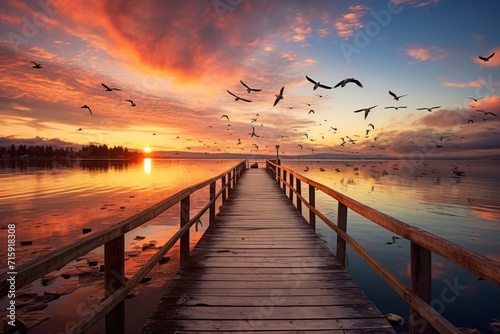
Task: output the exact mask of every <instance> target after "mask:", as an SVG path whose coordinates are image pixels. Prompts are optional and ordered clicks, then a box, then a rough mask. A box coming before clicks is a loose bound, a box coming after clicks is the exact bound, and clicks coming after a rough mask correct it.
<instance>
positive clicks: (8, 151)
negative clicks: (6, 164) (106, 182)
mask: <svg viewBox="0 0 500 334" xmlns="http://www.w3.org/2000/svg"><path fill="white" fill-rule="evenodd" d="M141 157H142V153H141V152H138V151H130V150H129V149H128V148H126V147H123V146H113V147H108V145H106V144H103V145H93V144H91V145H85V146H82V147H81V148H79V149H77V150H75V149H73V147H71V146H68V147H59V148H53V147H52V146H51V145H30V146H27V145H19V146H17V147H16V145H14V144H12V145H10V146H7V147H5V146H0V158H56V159H106V158H113V159H116V158H123V159H131V160H136V159H139V158H141Z"/></svg>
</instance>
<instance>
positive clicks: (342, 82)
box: [333, 78, 363, 88]
mask: <svg viewBox="0 0 500 334" xmlns="http://www.w3.org/2000/svg"><path fill="white" fill-rule="evenodd" d="M349 82H352V83H355V84H356V85H358V86H359V87H363V85H362V84H361V82H359V80H357V79H354V78H347V79H344V80H342V81H340V82H339V83H338V84H336V85H335V86H334V87H333V88H337V87H339V86H340V87H344V86H345V85H347V84H348V83H349Z"/></svg>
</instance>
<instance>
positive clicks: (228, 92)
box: [226, 89, 239, 98]
mask: <svg viewBox="0 0 500 334" xmlns="http://www.w3.org/2000/svg"><path fill="white" fill-rule="evenodd" d="M226 91H227V92H228V93H229V94H231V95H232V96H234V97H238V98H239V96H237V95H235V94H233V93H231V92H230V91H229V90H227V89H226Z"/></svg>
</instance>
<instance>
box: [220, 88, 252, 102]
mask: <svg viewBox="0 0 500 334" xmlns="http://www.w3.org/2000/svg"><path fill="white" fill-rule="evenodd" d="M226 90H227V89H226ZM227 92H228V93H229V94H231V95H232V96H234V100H235V101H238V100H242V101H245V102H252V100H247V99H244V98H242V97H239V96H238V95H236V94H233V93H231V92H230V91H229V90H227Z"/></svg>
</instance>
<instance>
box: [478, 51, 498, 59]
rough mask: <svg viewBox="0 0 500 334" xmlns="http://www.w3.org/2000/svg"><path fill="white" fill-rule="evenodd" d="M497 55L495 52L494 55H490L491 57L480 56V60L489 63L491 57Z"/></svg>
mask: <svg viewBox="0 0 500 334" xmlns="http://www.w3.org/2000/svg"><path fill="white" fill-rule="evenodd" d="M494 55H495V52H493V53H492V54H490V56H489V57H481V56H479V59H481V60H482V61H488V60H490V58H491V57H493V56H494Z"/></svg>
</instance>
